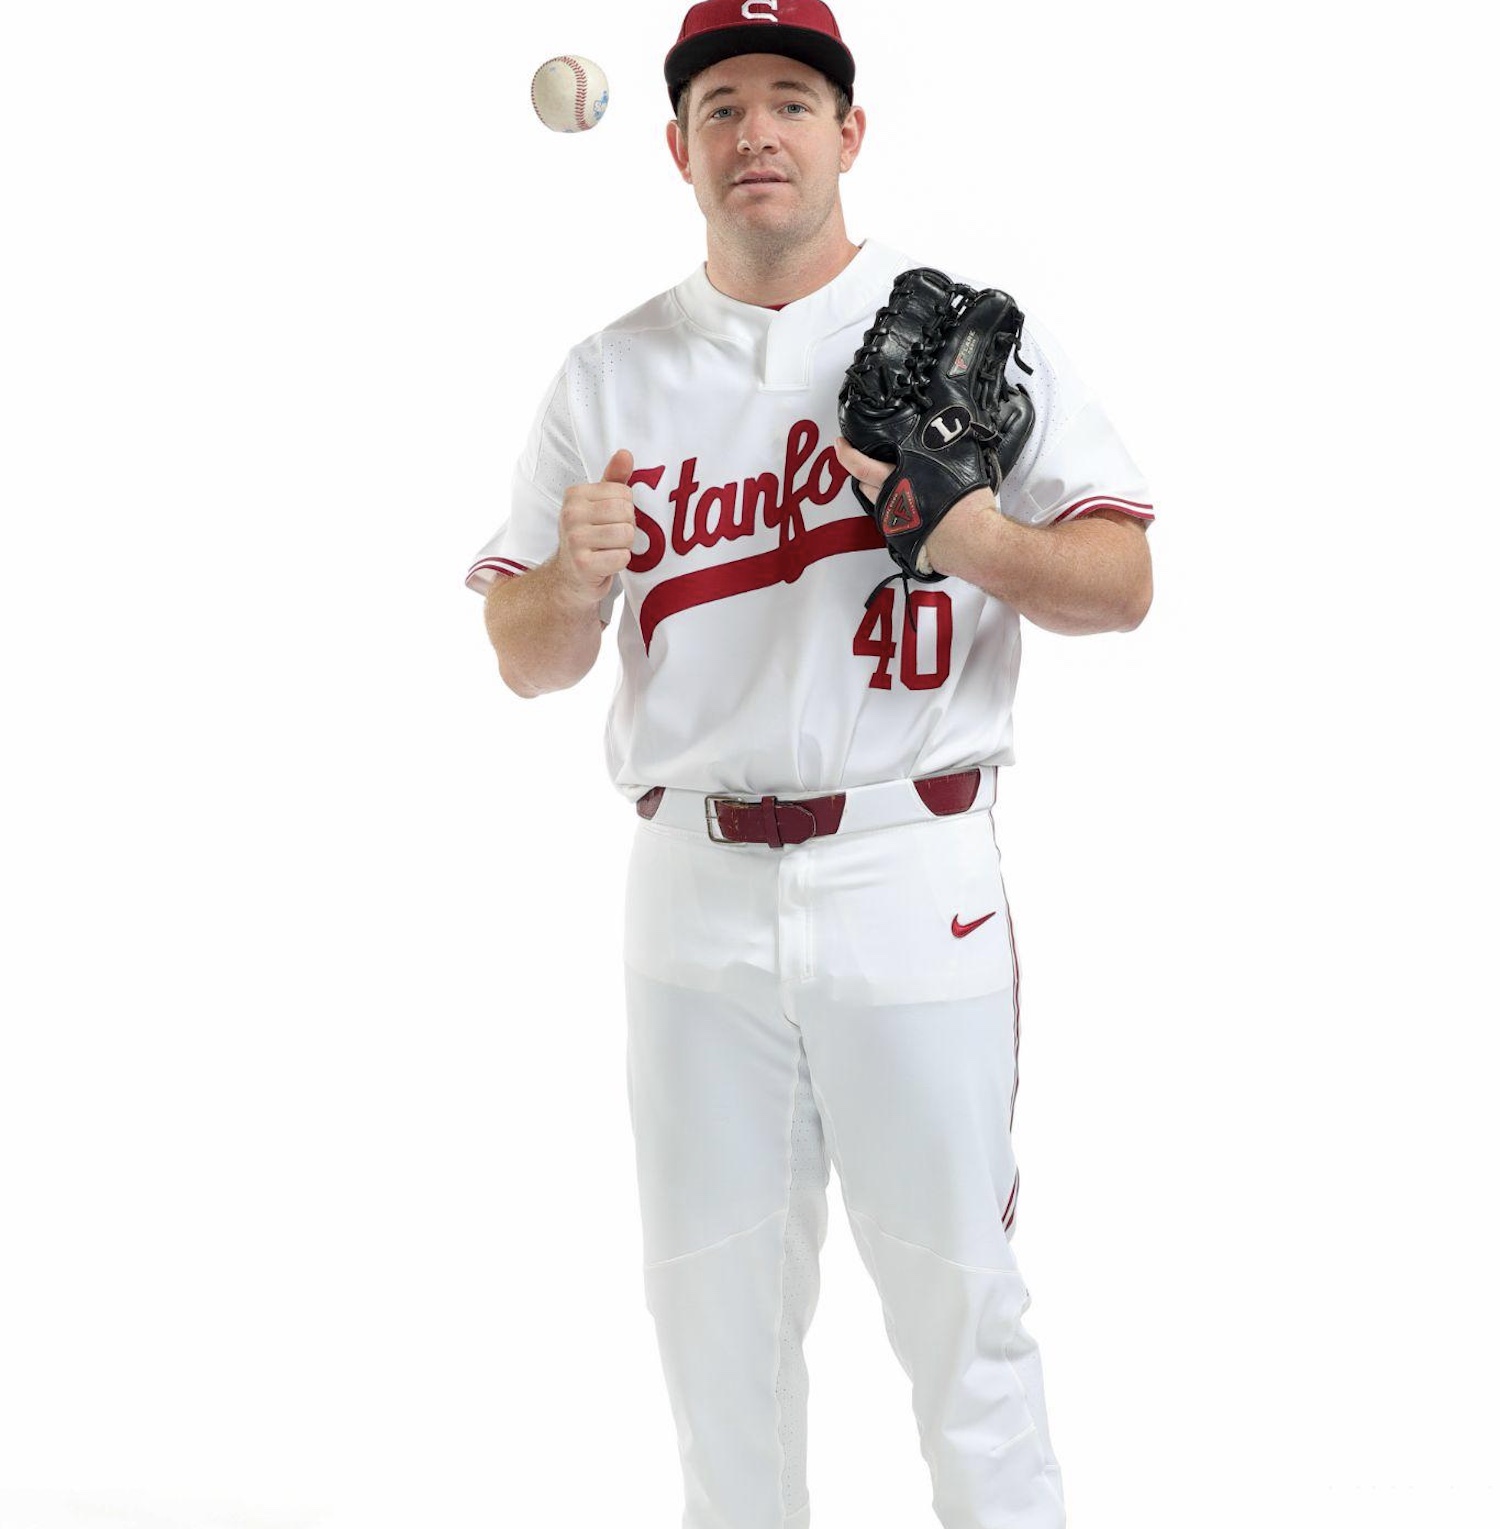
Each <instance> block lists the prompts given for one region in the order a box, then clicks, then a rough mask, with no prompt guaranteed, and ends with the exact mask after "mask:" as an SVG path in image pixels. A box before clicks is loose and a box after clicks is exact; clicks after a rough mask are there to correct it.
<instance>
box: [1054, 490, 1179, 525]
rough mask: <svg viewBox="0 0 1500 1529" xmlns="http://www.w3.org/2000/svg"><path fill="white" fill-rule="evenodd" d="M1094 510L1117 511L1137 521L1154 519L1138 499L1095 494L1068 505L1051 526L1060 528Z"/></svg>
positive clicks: (1151, 513) (1152, 514)
mask: <svg viewBox="0 0 1500 1529" xmlns="http://www.w3.org/2000/svg"><path fill="white" fill-rule="evenodd" d="M1095 510H1119V511H1120V513H1121V514H1122V515H1133V516H1134V517H1135V518H1136V519H1137V520H1145V521H1152V520H1155V519H1156V514H1155V512H1154V510H1153V508H1152V506H1151V505H1149V504H1142V503H1141V501H1140V500H1138V499H1116V498H1115V497H1114V496H1113V495H1112V494H1095V495H1093V496H1092V497H1091V498H1088V499H1079V500H1076V501H1075V502H1074V503H1072V504H1070V505H1069V506H1068V507H1067V509H1065V510H1064V511H1063V512H1062V514H1061V515H1059V516H1058V517H1057V518H1056V519H1055V520H1054V521H1053V522H1052V524H1053V525H1054V526H1060V525H1061V524H1062V523H1063V521H1065V520H1079V519H1081V518H1082V517H1083V516H1085V515H1092V514H1093V513H1094V511H1095Z"/></svg>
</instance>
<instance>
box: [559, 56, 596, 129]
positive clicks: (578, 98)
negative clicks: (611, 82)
mask: <svg viewBox="0 0 1500 1529" xmlns="http://www.w3.org/2000/svg"><path fill="white" fill-rule="evenodd" d="M559 57H560V58H561V59H562V61H563V63H565V64H567V65H568V66H569V67H570V68H571V69H572V71H573V74H574V76H575V77H576V78H577V80H578V89H577V90H575V91H574V92H573V115H574V116H575V117H576V118H577V119H578V126H579V127H580V128H587V127H588V122H587V120H586V119H585V117H584V115H583V109H584V107H585V106H586V105H587V104H588V97H589V77H588V75H587V73H585V71H584V67H583V65H582V64H580V63H579V62H578V60H577V59H576V58H574V57H573V55H572V54H571V53H563V54H560V55H559Z"/></svg>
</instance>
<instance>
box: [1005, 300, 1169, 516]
mask: <svg viewBox="0 0 1500 1529" xmlns="http://www.w3.org/2000/svg"><path fill="white" fill-rule="evenodd" d="M1028 338H1029V339H1030V341H1031V343H1030V345H1029V346H1028V344H1027V339H1028ZM1028 350H1029V352H1030V354H1029V355H1028V354H1027V352H1028ZM1021 353H1022V355H1023V356H1024V357H1025V358H1026V360H1027V362H1028V364H1030V365H1031V366H1032V367H1033V368H1034V370H1033V372H1032V374H1031V375H1030V376H1027V375H1026V374H1025V373H1024V372H1020V371H1019V370H1018V371H1016V372H1015V373H1014V374H1012V376H1013V380H1015V381H1017V382H1019V383H1021V384H1022V385H1023V386H1025V387H1026V389H1027V391H1028V392H1029V393H1030V394H1031V395H1032V400H1033V402H1034V403H1035V404H1036V408H1037V423H1036V427H1035V429H1034V430H1033V432H1032V438H1031V440H1030V441H1028V442H1027V446H1026V450H1025V451H1024V452H1023V453H1022V456H1021V459H1020V460H1019V461H1018V462H1017V463H1016V467H1015V470H1014V471H1013V473H1012V475H1011V477H1009V478H1007V480H1006V481H1005V483H1004V484H1003V485H1002V489H1001V508H1002V509H1003V510H1004V511H1005V513H1006V514H1007V515H1009V516H1011V518H1012V519H1015V520H1020V521H1023V522H1025V524H1027V525H1032V526H1051V525H1059V524H1061V523H1062V522H1063V521H1066V520H1077V519H1080V518H1081V517H1082V516H1084V515H1090V514H1092V513H1094V511H1096V510H1119V511H1121V512H1122V513H1123V514H1126V515H1131V516H1134V517H1135V518H1136V519H1138V520H1139V521H1141V522H1142V524H1143V525H1149V524H1150V523H1151V521H1152V520H1154V519H1155V518H1156V517H1155V511H1154V509H1153V507H1152V504H1151V494H1150V490H1149V489H1148V488H1147V486H1146V480H1145V477H1144V476H1143V474H1142V473H1141V470H1140V468H1139V467H1137V466H1136V464H1135V463H1134V462H1133V461H1132V460H1131V457H1130V453H1129V452H1128V451H1126V449H1125V444H1124V442H1123V441H1121V439H1120V437H1119V435H1118V434H1117V433H1116V432H1115V427H1114V426H1113V425H1112V424H1111V423H1110V420H1109V417H1108V416H1107V415H1106V414H1105V412H1104V408H1103V405H1102V404H1101V403H1100V402H1099V400H1098V398H1096V397H1095V396H1094V394H1093V393H1092V392H1091V391H1090V390H1089V389H1088V388H1087V387H1085V386H1084V384H1083V382H1082V381H1081V380H1080V379H1079V377H1078V375H1077V374H1076V373H1075V372H1074V370H1073V367H1072V365H1071V363H1070V362H1069V361H1068V358H1067V357H1066V356H1065V355H1064V354H1063V351H1062V348H1061V347H1060V346H1059V345H1058V343H1057V341H1056V340H1055V339H1054V338H1053V337H1052V336H1051V335H1050V334H1048V333H1047V331H1046V330H1045V329H1042V328H1041V327H1040V326H1039V325H1036V324H1034V323H1032V322H1031V320H1029V319H1028V320H1027V322H1026V325H1025V328H1024V331H1023V335H1022V341H1021Z"/></svg>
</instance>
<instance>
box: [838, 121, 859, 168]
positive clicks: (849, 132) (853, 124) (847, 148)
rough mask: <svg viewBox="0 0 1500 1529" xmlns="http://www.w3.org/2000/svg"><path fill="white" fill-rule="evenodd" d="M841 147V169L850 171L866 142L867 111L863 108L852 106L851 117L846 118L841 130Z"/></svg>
mask: <svg viewBox="0 0 1500 1529" xmlns="http://www.w3.org/2000/svg"><path fill="white" fill-rule="evenodd" d="M839 136H840V139H841V140H842V141H841V143H840V145H839V169H840V170H841V171H842V170H850V169H853V167H854V161H855V160H856V159H858V158H859V151H860V147H861V145H863V143H864V141H865V109H864V107H863V106H851V107H850V108H849V115H848V116H847V117H845V118H844V125H843V127H842V128H841V129H840V133H839Z"/></svg>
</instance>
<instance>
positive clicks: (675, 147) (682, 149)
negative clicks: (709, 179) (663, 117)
mask: <svg viewBox="0 0 1500 1529" xmlns="http://www.w3.org/2000/svg"><path fill="white" fill-rule="evenodd" d="M667 148H668V149H669V150H670V151H671V154H672V163H673V164H675V165H676V166H677V173H678V174H679V175H680V176H681V177H682V178H683V180H685V181H686V182H687V183H688V185H690V186H691V185H692V184H693V171H692V168H691V166H690V165H689V164H688V149H687V139H685V138H684V137H683V136H682V129H681V128H679V127H678V126H677V118H676V117H673V118H672V120H671V121H670V122H668V123H667Z"/></svg>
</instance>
